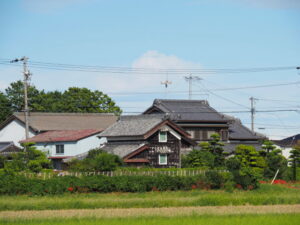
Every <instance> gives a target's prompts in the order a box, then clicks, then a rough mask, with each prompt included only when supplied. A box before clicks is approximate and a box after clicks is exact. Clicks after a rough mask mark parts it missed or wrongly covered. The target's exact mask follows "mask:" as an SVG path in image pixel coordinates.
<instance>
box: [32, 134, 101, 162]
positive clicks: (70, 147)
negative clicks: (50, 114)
mask: <svg viewBox="0 0 300 225" xmlns="http://www.w3.org/2000/svg"><path fill="white" fill-rule="evenodd" d="M97 135H99V134H97ZM97 135H93V136H90V137H88V138H84V139H82V140H79V141H77V142H52V143H36V145H35V146H36V147H37V149H39V150H41V151H44V152H47V153H48V157H55V156H75V155H78V154H82V153H84V152H87V151H89V150H90V149H92V148H97V147H99V146H100V144H103V143H104V142H105V141H106V139H105V138H101V139H99V138H98V137H97ZM56 145H64V154H56Z"/></svg>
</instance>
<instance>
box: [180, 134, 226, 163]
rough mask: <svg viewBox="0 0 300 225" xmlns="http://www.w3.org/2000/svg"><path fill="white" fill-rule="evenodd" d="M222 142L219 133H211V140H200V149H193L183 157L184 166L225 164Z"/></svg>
mask: <svg viewBox="0 0 300 225" xmlns="http://www.w3.org/2000/svg"><path fill="white" fill-rule="evenodd" d="M223 146H224V144H223V143H221V142H220V135H219V134H212V135H211V140H209V141H208V142H201V143H200V144H199V147H200V149H194V150H192V151H191V152H190V153H189V154H187V155H186V156H184V157H183V166H184V167H209V168H215V167H222V166H224V165H225V154H224V149H223Z"/></svg>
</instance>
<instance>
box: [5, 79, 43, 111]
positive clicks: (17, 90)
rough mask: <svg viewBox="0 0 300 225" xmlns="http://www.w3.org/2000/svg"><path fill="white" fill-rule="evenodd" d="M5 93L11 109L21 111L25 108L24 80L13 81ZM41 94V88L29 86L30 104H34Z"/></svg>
mask: <svg viewBox="0 0 300 225" xmlns="http://www.w3.org/2000/svg"><path fill="white" fill-rule="evenodd" d="M5 95H6V97H7V99H8V101H9V104H10V107H11V111H13V112H20V111H22V110H24V85H23V82H22V81H20V80H19V81H17V82H13V83H11V84H10V86H9V87H8V88H6V89H5ZM38 96H39V90H37V89H36V88H35V86H32V85H31V86H29V87H28V100H29V101H28V102H29V105H31V104H34V103H35V101H36V98H37V97H38Z"/></svg>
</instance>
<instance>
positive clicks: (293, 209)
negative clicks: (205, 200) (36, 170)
mask: <svg viewBox="0 0 300 225" xmlns="http://www.w3.org/2000/svg"><path fill="white" fill-rule="evenodd" d="M269 213H274V214H283V213H284V214H287V213H300V205H272V206H250V205H247V206H205V207H170V208H135V209H77V210H74V209H72V210H69V209H68V210H43V211H3V212H0V218H1V219H12V220H15V219H54V218H58V217H59V218H86V217H94V218H116V217H121V218H123V217H144V216H167V217H173V216H191V215H207V214H208V215H210V214H212V215H235V214H269Z"/></svg>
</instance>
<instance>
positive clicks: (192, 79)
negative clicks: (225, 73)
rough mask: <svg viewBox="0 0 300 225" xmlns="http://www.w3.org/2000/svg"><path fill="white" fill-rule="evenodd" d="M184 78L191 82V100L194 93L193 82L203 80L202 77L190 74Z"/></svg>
mask: <svg viewBox="0 0 300 225" xmlns="http://www.w3.org/2000/svg"><path fill="white" fill-rule="evenodd" d="M184 79H185V80H186V81H187V82H188V83H189V100H191V99H192V95H193V90H192V86H193V82H194V81H200V80H202V78H200V77H198V76H193V75H192V74H190V75H189V76H185V77H184Z"/></svg>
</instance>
